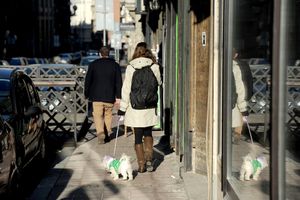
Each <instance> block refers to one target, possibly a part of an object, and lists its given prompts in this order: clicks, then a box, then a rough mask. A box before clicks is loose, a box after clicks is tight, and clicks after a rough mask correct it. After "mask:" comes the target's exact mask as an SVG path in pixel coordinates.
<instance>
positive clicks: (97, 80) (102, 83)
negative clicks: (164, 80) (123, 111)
mask: <svg viewBox="0 0 300 200" xmlns="http://www.w3.org/2000/svg"><path fill="white" fill-rule="evenodd" d="M84 87H85V88H84V95H85V97H86V98H88V99H89V100H90V101H92V105H93V118H94V123H95V126H96V131H97V136H98V143H99V144H104V143H105V133H104V126H106V129H107V132H108V135H109V134H111V132H112V130H111V122H112V109H113V106H114V103H116V104H119V102H120V98H121V87H122V77H121V69H120V66H119V64H118V63H116V62H115V60H113V59H111V58H109V48H108V47H102V48H101V49H100V59H97V60H95V61H93V62H92V63H90V64H89V67H88V71H87V74H86V78H85V86H84Z"/></svg>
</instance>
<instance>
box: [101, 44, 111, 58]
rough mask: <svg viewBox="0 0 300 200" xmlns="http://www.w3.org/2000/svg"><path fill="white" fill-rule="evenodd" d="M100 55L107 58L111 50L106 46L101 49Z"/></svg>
mask: <svg viewBox="0 0 300 200" xmlns="http://www.w3.org/2000/svg"><path fill="white" fill-rule="evenodd" d="M100 54H101V56H102V57H103V56H105V57H107V56H109V48H108V47H106V46H103V47H101V48H100Z"/></svg>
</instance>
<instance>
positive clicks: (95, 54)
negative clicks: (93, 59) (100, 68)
mask: <svg viewBox="0 0 300 200" xmlns="http://www.w3.org/2000/svg"><path fill="white" fill-rule="evenodd" d="M86 55H87V56H99V51H97V50H92V49H90V50H88V51H87V52H86Z"/></svg>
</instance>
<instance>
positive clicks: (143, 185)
mask: <svg viewBox="0 0 300 200" xmlns="http://www.w3.org/2000/svg"><path fill="white" fill-rule="evenodd" d="M114 117H115V119H114V127H115V128H114V131H115V132H116V129H117V128H116V124H117V122H116V121H117V120H116V119H117V116H114ZM92 128H93V126H92V127H91V129H92ZM129 133H130V135H129V136H128V137H125V136H124V135H123V129H121V128H120V131H119V137H118V139H117V147H116V157H117V158H118V157H120V155H121V154H122V153H126V154H128V155H130V156H131V157H132V160H133V162H132V164H133V169H134V180H132V181H124V180H122V178H120V179H119V180H116V181H115V180H113V179H112V177H111V176H110V175H109V174H108V173H107V172H106V171H105V170H104V169H103V167H101V162H102V157H103V156H104V155H113V152H114V146H115V141H116V139H115V134H114V135H112V140H111V141H110V142H109V143H106V144H102V145H100V144H98V143H97V138H95V136H94V135H93V134H91V133H89V134H90V135H87V137H86V138H88V139H85V140H84V141H82V142H79V143H78V146H77V148H75V149H74V147H64V148H63V149H62V150H61V151H60V152H58V155H57V157H58V159H57V162H56V163H57V164H56V165H55V166H54V167H53V168H51V169H50V170H49V172H48V173H47V174H46V176H45V177H44V178H43V179H42V180H41V182H40V183H39V185H38V186H37V188H36V189H35V190H34V192H33V193H32V195H31V197H30V198H29V199H39V200H41V199H110V200H117V199H122V200H126V199H130V200H147V199H149V200H150V199H151V200H160V199H161V200H168V199H170V200H171V199H172V200H186V199H191V200H192V199H193V200H194V199H195V200H196V199H207V180H206V177H204V176H201V175H197V174H194V173H185V172H184V170H183V169H182V168H180V166H181V163H179V161H178V156H176V155H175V153H174V152H168V153H163V152H162V151H159V150H157V149H158V148H154V158H155V161H154V165H155V166H156V170H155V171H154V172H152V173H148V172H146V173H143V174H140V173H137V172H136V169H137V163H136V157H135V152H134V148H133V145H134V137H133V135H132V134H131V132H129ZM153 135H154V143H155V144H157V143H158V142H159V139H160V137H161V136H162V132H160V131H155V132H154V134H153ZM156 147H158V144H157V145H156Z"/></svg>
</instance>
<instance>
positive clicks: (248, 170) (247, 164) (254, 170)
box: [240, 154, 268, 181]
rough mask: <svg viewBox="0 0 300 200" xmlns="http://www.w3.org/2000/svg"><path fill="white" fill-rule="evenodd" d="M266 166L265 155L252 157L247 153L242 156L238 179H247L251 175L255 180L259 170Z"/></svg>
mask: <svg viewBox="0 0 300 200" xmlns="http://www.w3.org/2000/svg"><path fill="white" fill-rule="evenodd" d="M267 166H268V162H267V159H266V157H264V156H258V157H257V158H256V159H253V158H252V157H251V156H250V154H247V155H246V156H245V157H243V164H242V166H241V170H240V180H241V181H244V180H246V181H249V180H250V176H251V175H252V179H253V180H255V181H256V180H257V179H258V177H259V175H260V173H261V171H262V170H263V169H264V168H266V167H267Z"/></svg>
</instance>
